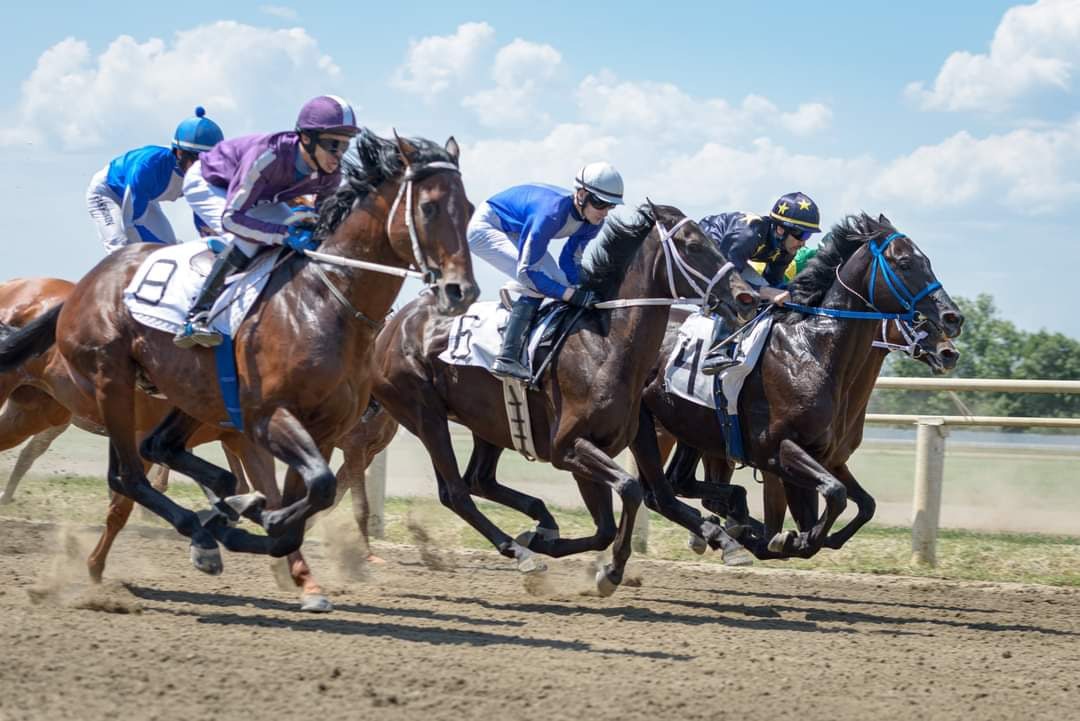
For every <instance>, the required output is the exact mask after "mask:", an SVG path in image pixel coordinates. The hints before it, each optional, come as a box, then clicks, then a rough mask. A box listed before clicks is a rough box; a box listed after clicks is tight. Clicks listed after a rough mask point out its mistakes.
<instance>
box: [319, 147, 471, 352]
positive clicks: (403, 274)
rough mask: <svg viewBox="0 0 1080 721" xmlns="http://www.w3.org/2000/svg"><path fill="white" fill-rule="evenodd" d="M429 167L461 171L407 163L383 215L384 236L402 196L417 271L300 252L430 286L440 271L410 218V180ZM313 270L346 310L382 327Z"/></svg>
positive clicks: (448, 164)
mask: <svg viewBox="0 0 1080 721" xmlns="http://www.w3.org/2000/svg"><path fill="white" fill-rule="evenodd" d="M428 170H434V171H442V170H446V171H453V172H455V173H459V174H460V173H461V170H460V169H459V168H458V166H457V165H455V164H454V163H451V162H449V161H446V160H437V161H434V162H431V163H426V164H424V165H420V166H414V165H410V166H409V167H408V168H407V169H406V170H405V175H404V177H403V178H402V180H403V182H402V183H401V184H400V185H398V192H397V196H396V197H395V198H394V203H393V205H391V206H390V214H389V215H387V216H386V236H387V238H389V237H390V235H391V234H392V232H393V229H394V216H395V215H397V210H398V206H399V205H400V204H401V198H402V197H403V196H404V198H405V227H406V228H408V229H409V241H410V242H411V243H412V250H413V257H414V258H415V259H416V264H417V266H419V268H420V272H417V271H415V270H410V269H408V268H398V267H397V266H393V265H384V264H382V263H372V262H370V261H366V260H355V259H353V258H346V257H343V256H340V255H330V254H328V253H319V252H317V251H314V250H307V251H304V252H303V255H306V256H308V257H310V258H312V259H313V260H316V261H319V262H320V263H326V264H328V265H338V266H343V267H346V268H359V269H360V270H370V271H372V272H374V273H384V274H386V275H395V276H397V277H399V278H418V279H420V280H421V281H423V282H424V285H426V286H432V285H434V284H435V281H437V280H438V279H439V275H440V274H439V271H438V270H436V269H434V268H432V267H431V266H429V265H428V263H427V258H426V257H425V256H424V251H423V248H421V247H420V237H419V235H417V233H416V222H415V220H414V219H413V181H414V180H415V179H416V176H417V175H419V174H420V173H423V172H426V171H428ZM311 268H312V270H314V271H315V275H316V277H318V279H319V280H321V281H322V282H323V285H325V286H326V287H327V288H328V289H329V290H330V294H331V295H332V296H334V299H335V300H337V301H338V303H340V304H341V305H343V306H344V307H345V309H346V310H347V311H349V313H351V314H352V316H353V317H354V318H356V319H357V320H360V321H363V322H364V323H366V324H367V325H369V326H370V327H372V328H374V329H375V330H376V331H378V330H379V329H381V328H382V326H383V323H382V322H379V321H375V320H372V319H371V318H369V317H368V316H367V315H365V314H364V313H363V312H362V311H359V310H357V309H356V307H355V306H354V305H353V304H352V303H350V302H349V299H348V298H346V297H345V295H344V294H343V293H342V292H341V291H340V290H339V289H338V287H337V286H335V285H334V284H333V283H332V282H331V281H330V278H329V277H328V276H327V275H326V272H325V271H324V270H323V269H322V268H320V267H319V266H318V264H315V263H313V264H312V265H311Z"/></svg>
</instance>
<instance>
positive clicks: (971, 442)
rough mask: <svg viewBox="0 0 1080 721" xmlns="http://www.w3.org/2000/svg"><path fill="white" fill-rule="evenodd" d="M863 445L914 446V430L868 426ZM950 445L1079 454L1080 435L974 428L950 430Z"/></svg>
mask: <svg viewBox="0 0 1080 721" xmlns="http://www.w3.org/2000/svg"><path fill="white" fill-rule="evenodd" d="M863 440H864V441H875V442H878V443H914V442H915V428H914V427H912V428H889V427H884V426H873V425H867V426H866V432H865V433H864V434H863ZM948 442H949V443H961V444H963V445H966V446H985V447H987V448H994V447H1002V446H1007V447H1010V448H1021V447H1022V448H1030V449H1032V450H1058V451H1061V450H1065V451H1076V452H1077V453H1080V435H1075V434H1067V433H1060V434H1059V433H1030V432H1029V433H1003V432H1001V431H994V430H979V429H973V428H950V429H949V441H948Z"/></svg>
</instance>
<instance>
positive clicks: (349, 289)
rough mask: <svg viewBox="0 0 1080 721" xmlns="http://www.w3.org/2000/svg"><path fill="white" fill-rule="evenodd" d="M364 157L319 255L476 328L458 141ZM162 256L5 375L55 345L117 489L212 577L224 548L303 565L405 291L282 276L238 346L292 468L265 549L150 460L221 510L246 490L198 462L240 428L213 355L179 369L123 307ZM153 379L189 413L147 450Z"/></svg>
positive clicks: (77, 295)
mask: <svg viewBox="0 0 1080 721" xmlns="http://www.w3.org/2000/svg"><path fill="white" fill-rule="evenodd" d="M358 148H359V151H360V159H361V163H362V167H361V168H359V169H357V170H355V171H354V172H352V173H351V174H350V178H349V181H350V182H349V183H348V184H347V185H346V186H344V187H343V188H342V189H340V190H339V191H338V192H337V194H336V195H335V196H334V197H333V198H330V199H327V200H326V201H325V202H324V203H323V204H322V214H321V218H320V226H319V235H320V237H322V238H324V239H323V242H322V245H321V247H320V252H322V253H325V254H327V255H332V256H339V257H343V258H346V259H355V260H360V261H366V262H374V263H379V264H382V265H385V266H388V267H394V268H404V267H407V266H409V265H411V264H415V265H417V266H418V267H420V268H421V269H422V270H424V271H425V275H426V276H427V280H428V281H429V283H430V284H431V286H432V294H431V296H430V297H432V298H434V302H433V306H434V307H436V308H437V309H438V311H439V312H442V313H448V314H456V313H461V312H463V311H464V310H465V309H466V308H467V307H468V305H469V304H470V303H471V301H472V300H473V299H474V298H475V297H476V295H477V293H478V291H477V288H476V285H475V283H474V281H473V277H472V264H471V258H470V256H469V252H468V245H467V244H466V242H465V226H466V223H467V221H468V218H469V215H470V212H471V205H470V204H469V201H468V198H467V197H466V195H465V188H464V186H463V184H462V182H461V177H460V174H459V172H458V171H457V155H458V146H457V143H456V142H454V141H453V139H451V140H450V141H448V143H447V145H446V148H445V149H443V148H441V147H439V146H437V145H435V144H433V143H430V142H428V141H406V140H398V141H397V142H396V143H394V142H390V141H386V140H383V139H381V138H378V137H376V136H374V135H372V134H370V133H367V132H365V133H362V134H361V136H360V137H359V143H358ZM402 199H404V202H400V201H401V200H402ZM151 250H152V249H149V248H145V247H142V246H131V247H129V248H126V249H124V250H121V251H119V252H117V253H114V254H112V255H110V256H108V257H107V258H105V259H104V260H102V261H101V262H100V263H99V264H98V265H97V266H96V267H95V268H94V269H93V270H91V271H90V273H89V274H88V275H87V276H86V277H84V278H83V279H82V280H81V281H80V282H79V283H78V284H77V285H76V287H75V289H74V291H73V292H72V294H71V296H70V297H69V298H68V300H67V301H66V302H65V303H64V304H63V306H62V309H53V310H50V311H48V312H46V313H45V314H43V315H42V316H40V317H39V318H38V319H36V320H35V321H33V322H31V323H30V324H28V325H27V326H26V327H25V328H23V329H22V330H20V331H18V332H16V333H15V334H13V335H12V336H11V337H9V338H8V339H7V341H6V342H5V343H4V344H3V347H0V371H3V370H6V369H9V368H11V367H12V366H15V365H19V364H21V363H22V362H23V361H25V360H26V359H27V358H28V357H32V356H33V355H34V354H35V353H41V352H44V351H45V350H47V349H48V347H49V346H50V345H51V343H52V342H53V341H54V339H55V342H56V343H57V346H58V348H59V351H60V356H61V357H62V359H63V361H64V363H65V364H66V366H67V369H68V371H69V372H70V373H71V375H72V377H73V378H74V380H75V385H76V387H77V388H78V389H79V390H80V391H81V392H82V393H83V394H84V395H85V396H86V397H87V398H89V399H92V400H93V402H95V403H96V404H97V406H98V409H99V412H100V416H101V419H102V421H103V425H104V426H105V428H106V430H107V432H108V434H109V441H110V449H109V473H108V480H109V486H110V488H112V490H114V491H116V492H118V493H120V494H122V495H125V496H127V497H129V498H131V499H133V500H134V501H136V502H137V503H140V504H141V505H144V506H146V507H147V508H149V509H150V510H151V511H153V512H154V513H156V514H158V515H159V516H161V517H162V518H164V519H166V520H167V521H168V522H169V523H170V524H172V525H173V526H174V527H175V528H176V529H177V530H178V531H179V532H180V533H182V534H183V535H185V536H187V537H189V538H190V539H191V554H192V561H193V563H194V565H195V566H196V567H197V568H199V569H200V570H203V571H206V572H208V573H220V572H221V569H222V562H221V555H220V551H219V548H218V544H217V542H218V540H220V541H221V542H222V543H224V544H225V546H226V548H228V549H230V550H234V551H243V552H252V553H269V554H270V555H273V556H284V555H287V554H289V553H292V552H294V551H296V550H297V549H299V547H300V544H301V543H302V541H303V535H304V525H305V521H306V520H307V519H308V518H309V517H310V516H312V515H313V514H315V513H316V512H318V511H320V510H324V509H326V508H328V507H330V505H331V504H332V503H333V501H334V498H335V490H336V479H335V475H334V473H333V472H332V471H331V469H330V468H329V466H328V465H327V462H326V457H327V456H328V455H329V453H330V450H331V448H332V446H333V444H334V443H335V442H336V441H337V440H338V439H339V438H341V437H342V436H343V435H344V433H345V432H346V431H348V430H349V429H350V428H352V427H353V426H354V425H355V423H356V421H357V419H358V418H359V417H360V414H361V412H362V411H363V410H364V408H365V407H366V406H367V404H368V399H369V393H370V386H371V374H370V370H371V367H372V359H371V347H372V342H373V340H374V336H375V333H376V331H377V329H378V327H379V321H381V319H382V318H384V317H385V315H386V313H387V311H388V310H389V309H390V305H391V304H392V303H393V301H394V299H395V297H396V296H397V293H398V291H399V290H400V288H401V284H402V282H403V281H402V279H401V278H400V277H396V276H393V275H386V274H383V273H377V272H373V271H371V270H366V269H355V268H351V267H347V266H342V267H334V268H332V269H331V270H329V271H323V270H322V269H321V268H320V267H319V265H318V264H316V263H315V262H314V261H311V260H310V259H308V258H305V257H302V256H296V255H294V256H292V257H289V258H288V259H286V260H285V262H284V263H282V264H281V265H280V266H279V267H278V268H277V269H276V270H275V271H274V273H273V274H272V275H271V277H270V280H269V283H268V285H267V288H266V290H265V291H264V293H263V294H262V296H261V297H260V299H259V301H258V302H257V303H256V305H255V307H254V308H253V310H252V312H251V313H250V314H249V316H248V317H247V319H246V320H245V321H244V322H243V324H242V325H241V326H240V328H239V329H238V330H237V332H236V336H235V340H234V342H235V354H236V362H237V373H238V379H239V386H240V402H241V407H242V413H243V425H244V435H245V437H246V438H248V439H249V440H250V441H251V442H252V443H254V444H255V445H257V446H260V447H263V448H266V449H268V450H269V451H270V452H271V453H272V454H273V455H274V456H275V457H277V458H279V459H281V460H282V461H284V462H285V463H286V464H287V465H288V466H289V471H288V473H287V475H286V479H285V488H284V494H283V507H282V508H281V509H278V510H272V511H269V510H264V509H263V508H262V507H261V506H260V505H259V504H258V503H257V502H254V501H255V499H242V500H244V501H249V503H247V504H246V505H242V506H239V510H240V511H241V512H242V513H243V515H245V516H247V517H249V518H251V519H252V520H254V521H256V522H257V523H259V524H261V525H262V526H263V527H264V528H265V529H266V531H267V533H268V536H267V537H263V536H257V535H254V534H251V533H248V532H247V531H244V530H242V529H238V528H231V527H229V526H228V524H227V523H225V522H224V521H225V520H226V519H227V518H229V517H235V510H234V511H232V512H231V513H230V508H234V506H236V505H237V504H236V503H235V502H234V504H233V505H230V504H229V503H226V502H225V501H224V500H220V501H218V503H217V504H216V507H217V508H218V510H219V511H221V513H222V514H223V516H222V517H219V518H217V519H214V520H212V521H210V522H208V523H207V525H206V526H204V525H203V524H202V523H200V521H199V518H198V517H197V516H196V515H195V513H193V512H192V511H190V510H188V509H186V508H183V507H181V506H180V505H178V504H177V503H175V502H174V501H172V500H171V499H169V498H168V497H166V496H164V495H162V494H161V493H160V492H158V491H156V490H154V489H153V488H152V487H151V486H150V485H149V483H147V480H146V477H145V475H144V469H143V458H144V457H145V458H146V459H147V460H150V461H153V462H158V463H163V464H164V465H167V466H169V467H170V468H172V469H174V470H178V471H180V472H182V473H185V474H186V475H189V476H191V477H192V478H193V479H194V480H195V481H196V482H198V483H199V484H200V485H201V486H203V488H204V489H205V490H206V491H207V492H208V493H209V494H212V496H213V497H215V498H217V499H226V498H227V497H230V496H232V495H233V493H234V489H235V484H236V479H235V477H234V476H233V475H232V474H231V473H229V472H228V471H225V470H224V469H221V468H218V467H216V466H214V465H212V464H210V463H207V462H206V461H203V460H202V459H199V458H198V457H196V456H194V455H193V454H192V453H190V451H188V450H187V445H188V442H189V440H190V438H191V436H192V435H193V434H194V433H195V432H196V431H197V430H198V429H199V427H200V426H203V425H215V424H218V423H220V422H222V420H223V419H225V418H226V414H225V406H224V402H223V400H222V398H221V395H220V393H219V391H218V388H217V384H216V382H215V380H214V379H215V362H214V356H213V353H212V352H211V351H208V350H194V351H191V352H186V353H178V352H177V351H176V349H175V347H174V346H173V345H172V341H171V338H170V337H169V335H168V334H166V333H163V332H160V331H157V330H154V329H150V328H147V327H145V326H142V325H140V324H138V323H137V322H135V321H134V320H133V319H132V318H131V316H130V314H129V313H128V312H127V309H126V308H125V307H124V304H123V290H124V288H125V287H126V286H127V284H128V283H129V282H130V279H131V277H132V276H133V275H134V273H135V271H136V269H137V268H138V267H139V265H140V264H141V263H142V261H143V260H144V259H145V258H146V256H147V255H148V254H149V253H150V252H151ZM141 378H145V379H146V380H148V381H149V382H150V383H152V384H153V386H154V387H155V388H157V389H158V390H159V391H161V393H163V394H164V395H165V396H166V397H167V398H168V399H169V401H170V403H172V404H173V405H174V408H173V410H172V411H171V412H170V413H169V414H168V416H167V417H166V418H165V420H164V421H163V422H162V423H161V424H160V425H159V426H158V427H157V429H156V430H155V431H154V432H153V433H152V434H151V435H150V436H149V437H148V438H146V439H145V440H144V441H143V442H142V444H141V446H140V444H139V443H138V441H137V434H136V428H137V423H136V418H135V411H136V396H137V394H138V393H139V391H138V390H137V383H139V381H140V379H141ZM65 405H66V404H65ZM140 451H141V455H140Z"/></svg>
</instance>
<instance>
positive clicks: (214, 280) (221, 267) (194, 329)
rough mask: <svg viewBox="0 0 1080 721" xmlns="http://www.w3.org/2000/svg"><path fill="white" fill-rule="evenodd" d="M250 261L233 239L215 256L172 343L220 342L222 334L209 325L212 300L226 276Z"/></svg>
mask: <svg viewBox="0 0 1080 721" xmlns="http://www.w3.org/2000/svg"><path fill="white" fill-rule="evenodd" d="M249 263H251V258H249V257H247V256H246V255H244V254H243V252H242V251H241V250H240V249H239V248H237V247H236V246H235V245H233V244H232V243H230V244H229V246H228V247H227V248H225V250H223V251H222V252H221V253H219V254H218V257H217V258H215V259H214V265H213V266H212V267H211V268H210V272H209V273H208V274H207V275H206V280H205V281H203V287H202V290H201V291H199V296H198V297H197V298H196V299H195V303H194V304H193V305H192V306H191V310H190V311H188V318H187V324H186V325H185V326H184V328H183V330H181V331H180V332H179V333H177V334H176V336H175V337H173V343H175V344H176V345H178V346H179V347H181V348H190V347H192V346H194V345H201V346H206V347H208V348H212V347H213V346H216V345H220V344H221V334H220V333H218V332H217V331H216V330H214V329H213V328H211V327H210V309H211V308H212V307H213V306H214V301H216V300H217V299H218V296H219V295H221V291H222V289H224V288H225V279H226V278H228V277H229V276H230V275H232V274H233V273H236V272H239V271H241V270H244V268H247V267H248V264H249Z"/></svg>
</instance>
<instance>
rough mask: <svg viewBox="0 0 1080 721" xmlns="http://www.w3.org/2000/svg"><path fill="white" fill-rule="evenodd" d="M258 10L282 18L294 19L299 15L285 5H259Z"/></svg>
mask: <svg viewBox="0 0 1080 721" xmlns="http://www.w3.org/2000/svg"><path fill="white" fill-rule="evenodd" d="M259 12H261V13H265V14H267V15H272V16H273V17H276V18H281V19H282V20H296V19H297V18H299V17H300V14H299V13H297V12H296V11H295V10H293V9H292V8H291V7H286V6H285V5H260V6H259Z"/></svg>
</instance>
